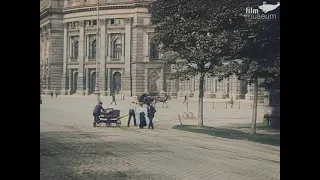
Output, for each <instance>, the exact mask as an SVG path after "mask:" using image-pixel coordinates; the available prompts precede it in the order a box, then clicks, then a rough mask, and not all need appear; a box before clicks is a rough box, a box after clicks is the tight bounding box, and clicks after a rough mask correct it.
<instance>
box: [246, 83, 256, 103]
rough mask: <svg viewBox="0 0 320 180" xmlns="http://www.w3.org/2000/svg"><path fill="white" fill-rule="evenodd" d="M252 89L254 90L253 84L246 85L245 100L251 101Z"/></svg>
mask: <svg viewBox="0 0 320 180" xmlns="http://www.w3.org/2000/svg"><path fill="white" fill-rule="evenodd" d="M253 89H254V85H253V84H251V85H250V84H248V85H247V93H246V95H245V99H247V100H253Z"/></svg>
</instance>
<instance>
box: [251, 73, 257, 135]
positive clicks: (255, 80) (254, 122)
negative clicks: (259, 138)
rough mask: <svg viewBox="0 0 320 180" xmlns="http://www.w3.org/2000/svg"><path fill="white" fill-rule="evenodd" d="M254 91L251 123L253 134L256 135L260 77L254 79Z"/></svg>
mask: <svg viewBox="0 0 320 180" xmlns="http://www.w3.org/2000/svg"><path fill="white" fill-rule="evenodd" d="M253 85H254V89H253V108H252V123H251V134H252V135H253V134H256V123H257V108H258V77H256V78H255V79H254V84H253Z"/></svg>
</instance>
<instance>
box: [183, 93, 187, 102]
mask: <svg viewBox="0 0 320 180" xmlns="http://www.w3.org/2000/svg"><path fill="white" fill-rule="evenodd" d="M187 100H188V97H187V94H185V95H184V101H183V104H184V103H186V102H187Z"/></svg>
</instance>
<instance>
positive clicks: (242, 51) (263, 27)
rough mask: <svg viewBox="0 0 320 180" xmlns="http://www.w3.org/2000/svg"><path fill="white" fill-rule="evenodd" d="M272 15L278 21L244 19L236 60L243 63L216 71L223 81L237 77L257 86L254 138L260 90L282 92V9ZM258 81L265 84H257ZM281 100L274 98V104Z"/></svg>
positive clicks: (246, 5) (228, 62) (249, 4)
mask: <svg viewBox="0 0 320 180" xmlns="http://www.w3.org/2000/svg"><path fill="white" fill-rule="evenodd" d="M252 2H254V1H246V3H244V4H242V6H244V7H243V8H245V7H252V4H251V3H252ZM256 8H257V7H256ZM272 14H276V19H273V20H270V19H269V20H267V19H264V20H258V19H252V20H248V19H246V18H245V17H243V19H244V20H245V21H243V23H242V24H238V25H239V26H238V31H237V34H238V36H239V37H241V43H240V44H238V46H237V49H236V53H235V56H234V58H239V59H241V60H242V61H241V62H240V63H239V61H227V63H226V65H225V66H223V67H221V68H220V69H216V70H215V71H219V73H218V74H220V76H221V78H225V77H228V76H230V75H231V74H236V75H237V76H238V79H240V80H246V81H247V83H249V84H252V83H253V84H254V106H253V114H252V125H251V134H255V133H256V119H257V102H258V87H264V88H266V90H268V91H270V92H273V93H274V92H279V90H280V86H279V82H280V8H277V9H276V10H275V11H272ZM266 16H268V15H266ZM258 78H262V79H263V81H262V82H261V83H258ZM278 100H279V98H273V103H277V102H275V101H278Z"/></svg>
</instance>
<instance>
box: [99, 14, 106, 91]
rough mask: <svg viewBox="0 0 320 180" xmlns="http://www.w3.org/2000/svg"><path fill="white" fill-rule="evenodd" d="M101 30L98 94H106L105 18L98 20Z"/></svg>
mask: <svg viewBox="0 0 320 180" xmlns="http://www.w3.org/2000/svg"><path fill="white" fill-rule="evenodd" d="M100 24H101V31H100V42H101V43H100V45H101V46H100V73H99V74H100V75H99V77H100V78H99V80H100V81H99V84H100V94H101V95H102V96H106V95H107V94H106V93H107V89H106V51H105V49H106V20H105V19H103V20H100Z"/></svg>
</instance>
